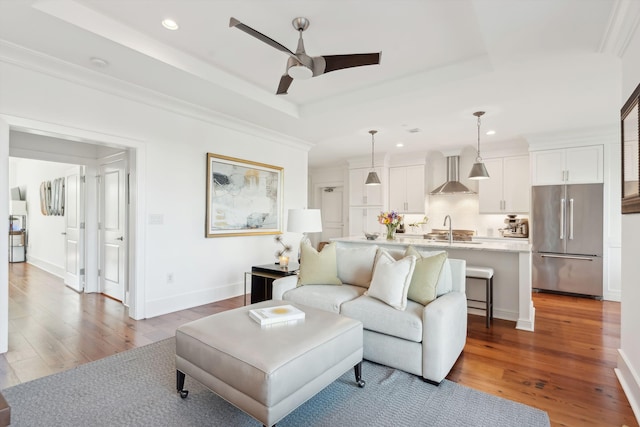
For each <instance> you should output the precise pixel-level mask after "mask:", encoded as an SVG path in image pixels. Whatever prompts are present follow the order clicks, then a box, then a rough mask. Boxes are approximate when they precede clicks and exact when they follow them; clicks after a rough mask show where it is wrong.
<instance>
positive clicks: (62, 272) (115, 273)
mask: <svg viewBox="0 0 640 427" xmlns="http://www.w3.org/2000/svg"><path fill="white" fill-rule="evenodd" d="M12 135H13V136H14V139H15V141H16V146H23V145H24V144H25V141H30V142H37V143H39V142H45V143H47V144H48V143H51V142H52V139H45V138H43V137H41V136H37V137H31V136H28V135H20V134H19V133H12ZM54 142H58V141H54ZM100 151H102V152H107V151H105V150H100ZM110 151H117V154H113V155H109V156H106V157H103V158H101V159H91V160H85V161H86V162H87V164H85V165H71V164H69V163H59V162H51V161H47V160H43V158H46V156H41V159H32V158H30V157H32V156H29V155H28V154H27V153H24V152H23V153H21V155H22V157H21V158H15V157H12V161H11V162H10V164H11V167H10V170H12V171H13V172H12V174H11V176H12V179H13V180H14V183H13V184H12V185H19V186H20V187H21V188H22V189H23V193H26V203H27V206H28V209H29V214H30V215H29V216H30V218H31V220H30V223H31V226H30V230H29V235H30V237H31V242H33V243H34V244H31V245H30V246H31V248H30V249H29V255H28V259H29V262H30V263H31V264H33V265H35V266H36V267H39V268H41V269H43V270H45V271H48V272H49V273H52V274H54V275H56V276H58V277H61V278H63V280H64V283H65V285H67V286H68V287H70V288H72V289H73V290H75V291H76V292H83V291H85V292H89V293H92V292H100V293H103V294H105V295H107V296H109V297H111V298H113V299H116V300H118V301H120V302H122V303H125V305H126V299H125V295H126V293H125V292H126V290H127V283H128V280H127V272H128V265H127V264H128V255H127V254H128V250H127V249H128V248H127V243H128V240H129V239H128V238H127V230H128V227H127V223H128V218H127V217H128V212H127V199H126V195H127V183H128V181H127V176H128V175H127V154H126V153H125V152H122V150H119V149H118V150H110ZM96 164H97V165H99V166H98V167H96V166H95V165H96ZM59 177H64V184H63V185H62V187H63V188H64V194H65V197H64V210H62V209H60V210H59V211H58V212H57V213H58V214H59V215H56V216H48V215H44V214H42V213H41V212H40V211H39V209H38V205H39V204H40V197H39V194H38V193H39V192H38V188H39V186H40V183H41V181H43V180H44V181H45V182H47V181H50V180H53V179H57V178H59ZM87 181H88V184H85V182H87ZM24 190H26V191H24ZM85 211H86V212H89V214H88V215H87V216H86V215H85ZM94 230H97V233H93V234H97V238H93V239H91V238H86V236H85V234H88V236H89V237H91V234H92V231H94ZM85 231H87V232H88V233H85ZM87 240H89V243H88V244H85V241H87ZM85 259H86V260H87V261H88V262H85ZM85 264H90V265H94V266H96V267H95V268H85Z"/></svg>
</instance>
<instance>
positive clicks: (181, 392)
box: [178, 390, 189, 399]
mask: <svg viewBox="0 0 640 427" xmlns="http://www.w3.org/2000/svg"><path fill="white" fill-rule="evenodd" d="M178 393H180V397H181V398H183V399H186V398H187V396H188V395H189V390H180V391H178Z"/></svg>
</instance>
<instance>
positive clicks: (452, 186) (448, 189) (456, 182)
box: [429, 156, 475, 195]
mask: <svg viewBox="0 0 640 427" xmlns="http://www.w3.org/2000/svg"><path fill="white" fill-rule="evenodd" d="M429 194H431V195H436V194H475V191H471V190H469V189H468V188H467V187H466V186H465V185H464V184H462V183H461V182H460V156H448V157H447V181H446V182H445V183H444V184H442V185H441V186H439V187H438V188H436V189H434V190H433V191H432V192H431V193H429Z"/></svg>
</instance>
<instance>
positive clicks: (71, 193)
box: [64, 166, 84, 292]
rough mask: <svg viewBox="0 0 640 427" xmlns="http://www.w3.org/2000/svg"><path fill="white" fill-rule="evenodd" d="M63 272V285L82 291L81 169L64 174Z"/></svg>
mask: <svg viewBox="0 0 640 427" xmlns="http://www.w3.org/2000/svg"><path fill="white" fill-rule="evenodd" d="M64 188H65V195H64V200H65V206H64V219H65V232H64V234H65V236H64V237H65V239H64V240H65V245H64V246H65V263H64V264H65V266H64V267H65V271H64V284H65V285H67V286H69V287H70V288H72V289H75V290H76V291H78V292H82V290H83V289H84V280H83V277H82V273H83V270H84V197H83V195H84V193H83V185H82V174H81V167H80V166H74V167H72V168H70V169H68V170H67V172H66V174H65V187H64Z"/></svg>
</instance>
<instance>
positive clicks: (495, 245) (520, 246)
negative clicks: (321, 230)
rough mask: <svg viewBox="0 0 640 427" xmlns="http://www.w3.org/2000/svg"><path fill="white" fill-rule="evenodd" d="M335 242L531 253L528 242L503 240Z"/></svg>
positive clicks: (357, 239)
mask: <svg viewBox="0 0 640 427" xmlns="http://www.w3.org/2000/svg"><path fill="white" fill-rule="evenodd" d="M331 240H333V241H335V242H345V243H371V244H376V245H385V246H400V247H404V246H407V245H412V246H417V247H421V248H427V249H428V248H432V249H445V250H447V249H469V250H473V251H499V252H527V253H531V244H530V243H529V242H528V241H524V242H523V241H503V240H492V241H489V240H485V241H470V242H462V241H458V242H453V243H451V244H449V242H448V241H439V240H428V239H420V238H411V237H399V236H398V235H396V238H395V239H394V240H387V239H385V237H384V235H382V236H380V237H378V238H377V239H376V240H367V238H366V237H360V236H350V237H337V238H334V239H331Z"/></svg>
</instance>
